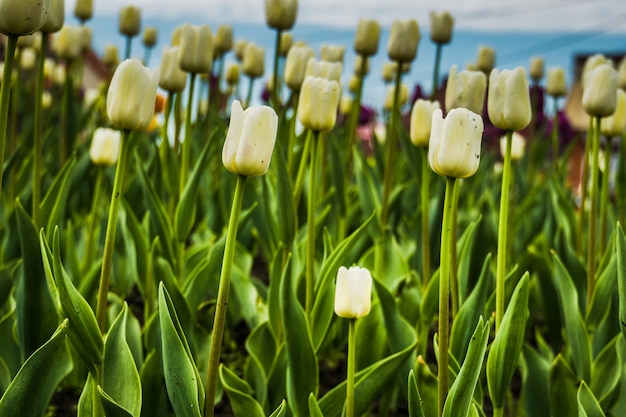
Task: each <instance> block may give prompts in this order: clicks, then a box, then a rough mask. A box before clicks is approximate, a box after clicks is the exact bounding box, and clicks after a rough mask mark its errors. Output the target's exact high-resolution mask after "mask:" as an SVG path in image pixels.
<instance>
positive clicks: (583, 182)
mask: <svg viewBox="0 0 626 417" xmlns="http://www.w3.org/2000/svg"><path fill="white" fill-rule="evenodd" d="M592 142H593V117H590V118H589V126H588V128H587V139H586V140H585V153H584V155H583V172H582V178H581V179H580V187H581V189H580V212H579V214H580V215H579V217H578V240H577V242H576V243H577V245H576V246H577V249H578V253H580V254H581V255H582V253H583V240H584V239H583V236H584V231H585V230H584V229H585V209H586V205H587V186H588V184H589V153H590V152H591V143H592Z"/></svg>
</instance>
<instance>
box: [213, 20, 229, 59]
mask: <svg viewBox="0 0 626 417" xmlns="http://www.w3.org/2000/svg"><path fill="white" fill-rule="evenodd" d="M231 49H233V27H232V26H230V25H220V26H218V28H217V32H215V37H214V39H213V50H214V51H215V55H217V56H220V55H224V54H225V53H226V52H228V51H230V50H231Z"/></svg>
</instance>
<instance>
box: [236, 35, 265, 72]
mask: <svg viewBox="0 0 626 417" xmlns="http://www.w3.org/2000/svg"><path fill="white" fill-rule="evenodd" d="M241 70H242V71H243V73H244V74H246V75H247V76H248V77H250V78H258V77H261V76H262V75H263V73H264V72H265V48H261V47H260V46H257V45H256V44H254V43H252V42H250V43H248V44H247V45H246V52H245V53H244V55H243V62H242V63H241Z"/></svg>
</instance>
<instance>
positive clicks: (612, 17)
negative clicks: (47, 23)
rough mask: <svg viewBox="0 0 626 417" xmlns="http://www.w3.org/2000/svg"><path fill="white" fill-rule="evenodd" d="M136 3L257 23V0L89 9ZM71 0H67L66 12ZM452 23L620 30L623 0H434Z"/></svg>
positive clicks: (364, 14)
mask: <svg viewBox="0 0 626 417" xmlns="http://www.w3.org/2000/svg"><path fill="white" fill-rule="evenodd" d="M129 4H133V5H136V6H139V7H141V8H142V10H143V13H144V14H145V15H146V16H159V17H171V18H173V19H180V18H185V17H186V16H194V17H204V18H206V19H207V20H210V21H223V22H224V23H243V22H249V23H262V22H263V21H264V16H265V14H264V1H263V0H108V1H101V0H95V13H98V14H100V13H102V14H107V15H111V14H116V13H117V12H118V10H119V9H120V8H121V7H122V6H124V5H129ZM73 8H74V1H73V0H70V2H69V3H68V12H70V13H71V11H72V10H73ZM299 8H300V10H299V13H298V22H299V23H301V24H326V25H333V26H343V27H353V26H355V25H356V21H357V20H358V19H359V18H374V19H377V20H378V21H379V22H380V23H381V24H383V25H389V24H390V23H391V22H392V21H393V20H394V19H406V18H415V19H417V21H418V22H419V23H420V25H421V26H428V22H429V18H428V14H429V12H430V10H432V9H433V8H434V7H433V2H432V1H426V0H413V1H407V0H300V3H299ZM436 9H437V10H448V11H450V13H451V14H452V15H453V16H454V17H455V20H456V27H458V28H462V29H481V30H539V31H572V32H577V31H594V30H595V31H598V30H602V31H621V32H623V31H626V8H625V7H624V1H623V0H526V1H524V2H520V1H519V0H439V1H438V2H437V3H436Z"/></svg>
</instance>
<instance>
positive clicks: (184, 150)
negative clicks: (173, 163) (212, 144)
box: [178, 73, 197, 197]
mask: <svg viewBox="0 0 626 417" xmlns="http://www.w3.org/2000/svg"><path fill="white" fill-rule="evenodd" d="M196 77H197V74H196V73H191V74H189V91H188V93H189V95H188V96H187V109H186V110H187V113H186V115H185V140H184V141H183V143H182V145H181V152H180V158H181V161H180V183H179V188H178V196H179V197H182V195H183V192H184V191H185V185H186V184H187V177H188V175H189V157H190V155H191V107H192V106H193V90H194V87H195V84H196Z"/></svg>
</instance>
